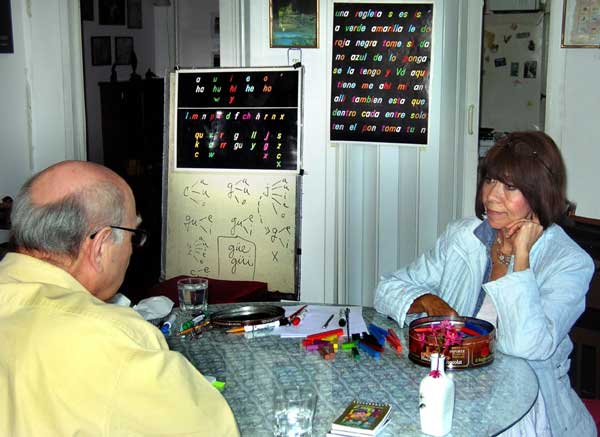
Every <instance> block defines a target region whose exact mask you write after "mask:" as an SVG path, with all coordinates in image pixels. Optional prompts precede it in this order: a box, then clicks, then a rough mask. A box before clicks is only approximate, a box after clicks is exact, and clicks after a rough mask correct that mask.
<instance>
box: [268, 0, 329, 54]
mask: <svg viewBox="0 0 600 437" xmlns="http://www.w3.org/2000/svg"><path fill="white" fill-rule="evenodd" d="M269 8H270V9H269V31H270V32H269V34H270V42H271V47H273V48H275V47H284V48H290V47H294V48H318V47H319V0H269Z"/></svg>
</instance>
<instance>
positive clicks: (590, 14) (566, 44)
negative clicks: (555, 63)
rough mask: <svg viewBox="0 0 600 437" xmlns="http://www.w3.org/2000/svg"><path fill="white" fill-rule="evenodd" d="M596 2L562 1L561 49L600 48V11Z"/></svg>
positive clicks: (583, 0) (586, 0) (584, 0)
mask: <svg viewBox="0 0 600 437" xmlns="http://www.w3.org/2000/svg"><path fill="white" fill-rule="evenodd" d="M598 9H599V8H598V2H597V1H590V0H563V16H562V32H561V41H560V46H561V47H563V48H600V11H599V10H598Z"/></svg>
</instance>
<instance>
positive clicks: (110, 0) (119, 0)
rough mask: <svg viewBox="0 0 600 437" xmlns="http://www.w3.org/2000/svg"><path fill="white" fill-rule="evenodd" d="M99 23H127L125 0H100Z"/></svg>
mask: <svg viewBox="0 0 600 437" xmlns="http://www.w3.org/2000/svg"><path fill="white" fill-rule="evenodd" d="M98 1H99V3H98V23H99V24H107V25H113V26H115V25H124V24H125V0H98Z"/></svg>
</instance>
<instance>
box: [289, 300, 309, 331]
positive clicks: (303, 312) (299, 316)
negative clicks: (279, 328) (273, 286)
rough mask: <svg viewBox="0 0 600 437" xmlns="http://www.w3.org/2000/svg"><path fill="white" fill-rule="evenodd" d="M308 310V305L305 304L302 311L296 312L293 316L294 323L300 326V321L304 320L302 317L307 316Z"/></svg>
mask: <svg viewBox="0 0 600 437" xmlns="http://www.w3.org/2000/svg"><path fill="white" fill-rule="evenodd" d="M307 312H308V310H307V309H306V305H305V306H304V308H303V309H302V311H301V312H300V313H298V314H296V315H295V316H294V317H292V318H291V320H292V325H294V326H298V325H299V324H300V322H301V321H302V319H303V318H304V317H306V313H307Z"/></svg>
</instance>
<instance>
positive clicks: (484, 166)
mask: <svg viewBox="0 0 600 437" xmlns="http://www.w3.org/2000/svg"><path fill="white" fill-rule="evenodd" d="M487 178H490V179H496V180H498V181H500V182H502V183H504V184H510V185H513V186H514V187H516V188H518V189H519V190H520V191H521V193H523V196H525V199H527V202H528V203H529V206H530V207H531V209H532V210H533V212H534V213H535V214H536V215H537V216H538V218H539V220H540V224H541V225H542V226H543V227H544V229H545V228H547V227H548V226H550V225H551V224H552V223H556V222H561V221H562V220H563V219H564V218H565V214H566V213H567V206H568V204H569V203H568V201H567V198H566V194H565V191H566V171H565V164H564V162H563V159H562V156H561V154H560V151H559V150H558V147H557V146H556V144H555V143H554V141H553V140H552V138H550V137H549V136H548V135H546V134H545V133H543V132H513V133H509V134H507V135H505V136H504V137H502V138H500V139H499V140H498V141H497V142H496V144H494V146H493V147H492V148H491V149H490V150H489V151H488V153H487V154H486V155H485V157H484V158H483V161H482V162H481V164H480V166H479V182H478V183H477V197H476V200H475V213H476V214H477V217H479V218H480V219H483V217H484V215H485V207H484V205H483V201H482V199H481V189H482V187H483V183H484V182H485V180H486V179H487Z"/></svg>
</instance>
